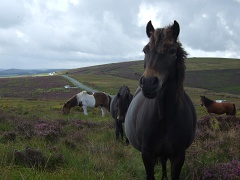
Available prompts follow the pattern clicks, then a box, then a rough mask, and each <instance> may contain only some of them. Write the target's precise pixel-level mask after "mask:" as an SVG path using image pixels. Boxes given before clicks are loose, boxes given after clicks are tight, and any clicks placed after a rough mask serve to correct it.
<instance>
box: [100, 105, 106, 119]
mask: <svg viewBox="0 0 240 180" xmlns="http://www.w3.org/2000/svg"><path fill="white" fill-rule="evenodd" d="M101 111H102V117H104V116H105V113H106V108H105V107H103V106H102V107H101Z"/></svg>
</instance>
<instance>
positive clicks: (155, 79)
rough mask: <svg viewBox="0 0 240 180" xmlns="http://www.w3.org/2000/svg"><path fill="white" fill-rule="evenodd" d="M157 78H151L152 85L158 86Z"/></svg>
mask: <svg viewBox="0 0 240 180" xmlns="http://www.w3.org/2000/svg"><path fill="white" fill-rule="evenodd" d="M158 82H159V81H158V78H157V77H154V78H153V85H154V86H155V85H157V84H158Z"/></svg>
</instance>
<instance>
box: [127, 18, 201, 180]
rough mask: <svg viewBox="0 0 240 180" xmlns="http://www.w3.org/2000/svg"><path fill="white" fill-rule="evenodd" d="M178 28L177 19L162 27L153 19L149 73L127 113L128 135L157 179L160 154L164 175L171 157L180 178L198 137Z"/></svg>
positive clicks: (173, 176) (148, 173)
mask: <svg viewBox="0 0 240 180" xmlns="http://www.w3.org/2000/svg"><path fill="white" fill-rule="evenodd" d="M179 31H180V27H179V24H178V22H177V21H174V23H173V25H170V26H167V27H165V28H161V29H160V28H159V29H154V27H153V25H152V23H151V21H149V22H148V24H147V27H146V32H147V35H148V37H149V38H150V42H149V43H148V44H147V45H146V46H145V47H144V48H143V52H144V53H145V58H144V64H145V65H144V66H145V67H144V73H143V75H142V77H141V78H140V82H139V84H140V87H139V88H138V89H137V91H136V93H135V95H134V97H133V100H132V102H131V104H130V106H129V108H128V111H127V114H126V119H125V128H126V129H125V130H126V136H127V138H128V139H129V141H130V143H131V144H132V145H133V147H134V148H136V149H137V150H139V151H140V152H141V154H142V160H143V163H144V166H145V170H146V176H147V179H155V177H154V167H155V165H156V163H157V162H158V160H160V161H161V164H162V179H167V169H166V167H167V166H166V163H167V160H168V159H169V160H170V162H171V179H179V177H180V172H181V169H182V166H183V164H184V160H185V151H186V149H187V148H188V147H189V146H190V145H191V143H192V142H193V140H194V137H195V131H196V111H195V108H194V105H193V103H192V101H191V99H190V98H189V96H188V95H187V94H186V93H185V91H184V88H183V81H184V75H185V64H184V58H186V55H187V53H186V52H185V51H184V49H183V48H182V45H181V43H180V42H179V41H178V35H179Z"/></svg>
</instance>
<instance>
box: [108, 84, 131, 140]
mask: <svg viewBox="0 0 240 180" xmlns="http://www.w3.org/2000/svg"><path fill="white" fill-rule="evenodd" d="M132 99H133V95H132V94H131V93H130V89H129V88H128V86H125V85H123V86H121V87H120V88H119V91H118V93H117V95H116V96H114V97H113V98H112V100H111V103H110V113H111V115H112V117H113V118H114V120H115V133H116V140H119V134H121V139H122V140H123V134H124V133H123V125H122V124H123V123H124V122H125V116H126V113H127V110H128V107H129V105H130V103H131V101H132ZM128 143H129V141H128V139H126V144H128Z"/></svg>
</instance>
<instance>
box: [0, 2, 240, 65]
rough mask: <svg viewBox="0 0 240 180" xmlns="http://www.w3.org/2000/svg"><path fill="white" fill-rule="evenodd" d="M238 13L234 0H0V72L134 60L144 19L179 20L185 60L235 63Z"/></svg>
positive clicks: (239, 54)
mask: <svg viewBox="0 0 240 180" xmlns="http://www.w3.org/2000/svg"><path fill="white" fill-rule="evenodd" d="M150 2H151V3H150ZM239 10H240V0H201V1H200V0H151V1H147V0H146V1H144V0H142V1H141V0H0V69H2V68H21V69H31V68H34V69H45V68H67V69H70V68H78V67H85V66H91V65H98V64H107V63H114V62H123V61H133V60H140V59H143V53H142V49H143V46H144V45H145V44H146V43H147V42H148V38H147V36H146V31H145V28H146V24H147V22H148V21H149V20H152V23H153V25H154V27H155V28H157V27H164V26H167V25H169V24H172V23H173V21H174V20H177V21H178V23H179V24H180V29H181V30H180V36H179V40H180V41H181V43H182V44H183V47H184V48H185V50H186V51H187V52H188V53H189V57H230V58H240V13H239Z"/></svg>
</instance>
